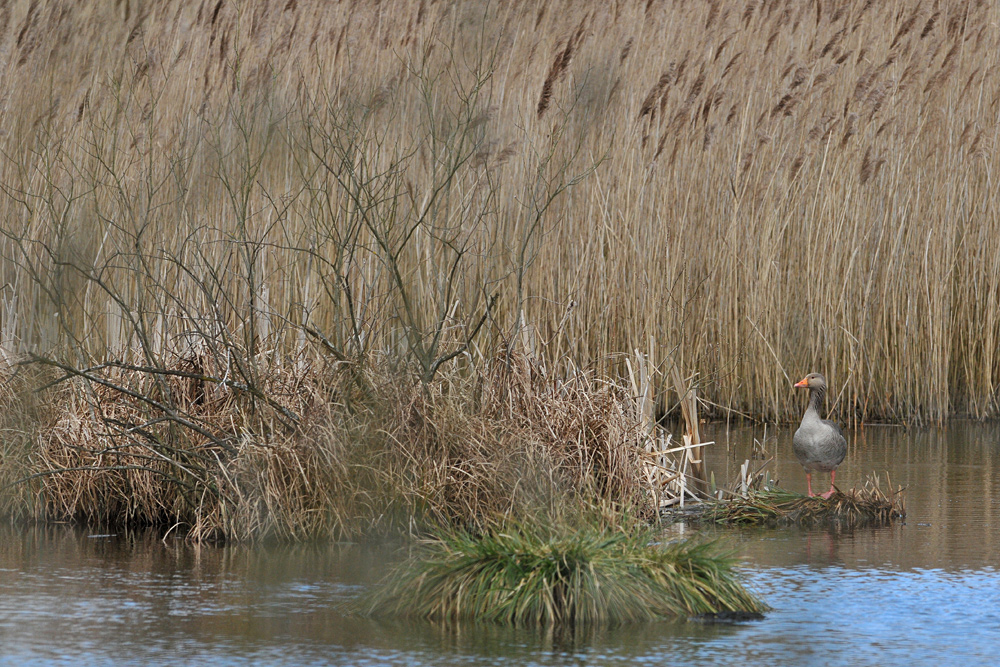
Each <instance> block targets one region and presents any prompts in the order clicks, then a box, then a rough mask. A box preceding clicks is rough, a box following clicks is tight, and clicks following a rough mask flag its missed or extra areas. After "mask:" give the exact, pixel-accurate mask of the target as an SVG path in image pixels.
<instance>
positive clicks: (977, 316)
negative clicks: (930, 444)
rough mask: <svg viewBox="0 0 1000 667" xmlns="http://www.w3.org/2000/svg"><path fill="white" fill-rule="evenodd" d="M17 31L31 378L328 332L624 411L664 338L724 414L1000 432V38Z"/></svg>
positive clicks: (855, 2) (117, 25)
mask: <svg viewBox="0 0 1000 667" xmlns="http://www.w3.org/2000/svg"><path fill="white" fill-rule="evenodd" d="M484 7H485V8H484ZM3 16H4V17H5V19H4V20H3V21H0V26H2V29H0V77H2V79H3V82H4V84H3V86H2V90H3V92H2V95H0V127H2V128H3V130H2V133H0V151H2V154H3V160H2V164H0V188H2V194H0V219H2V220H3V221H4V222H3V227H2V231H3V235H2V237H0V258H2V260H0V261H2V266H0V286H2V289H0V298H2V299H3V300H4V304H3V305H4V306H5V308H6V310H5V311H4V312H5V313H8V312H16V313H17V317H16V326H15V325H13V324H8V323H9V322H12V321H13V320H12V319H11V318H10V316H9V315H5V325H7V329H8V330H9V334H10V336H9V338H8V342H9V340H16V346H17V347H18V348H19V349H18V350H17V351H18V352H25V351H32V352H36V353H39V354H44V355H47V356H49V357H58V358H60V359H64V360H72V363H73V364H74V365H77V366H79V367H83V366H87V365H95V364H97V363H100V362H101V361H104V360H106V359H109V358H110V359H118V360H123V359H125V360H129V361H130V362H133V363H136V364H145V365H160V364H153V363H152V362H153V361H155V359H151V358H158V357H162V356H169V354H170V353H171V351H174V352H176V351H177V348H178V345H177V342H176V341H177V340H178V339H179V338H180V337H182V336H185V335H189V334H190V333H191V332H192V331H194V332H195V333H194V336H195V337H202V338H210V339H214V338H218V337H220V336H225V337H228V338H229V339H230V340H231V341H233V342H238V343H239V346H238V347H239V348H240V349H241V350H242V354H244V355H246V357H247V358H254V355H256V354H258V353H260V352H261V351H262V350H271V351H275V352H274V353H275V354H276V355H278V356H280V355H285V354H298V353H300V352H301V351H302V350H303V349H305V348H306V347H307V346H308V345H312V344H315V343H317V341H319V340H321V339H320V337H319V336H317V335H312V334H309V333H306V332H307V331H311V332H314V333H316V334H321V335H322V340H325V341H326V343H328V344H329V345H326V346H325V348H324V349H326V350H327V351H328V352H329V353H330V354H331V355H339V356H340V357H342V358H343V359H345V360H351V362H352V363H359V360H364V359H368V358H370V357H373V356H379V357H381V358H387V357H392V358H397V359H402V360H405V361H406V363H408V364H411V365H413V366H415V367H417V368H418V369H419V373H420V374H421V375H422V376H424V377H425V379H430V378H432V377H433V375H434V374H435V373H437V372H440V371H441V369H442V368H443V367H445V366H446V365H447V364H448V363H450V362H451V361H452V360H453V359H454V357H448V355H450V354H452V353H455V352H462V353H467V354H468V356H469V357H470V358H471V359H472V360H473V362H474V363H477V364H479V363H485V362H484V360H483V358H482V357H483V355H482V353H481V352H479V351H478V350H479V349H480V348H479V344H481V345H482V349H488V350H493V349H497V346H498V345H505V344H511V343H512V342H515V341H516V342H517V343H518V344H520V343H521V342H525V341H531V342H532V344H533V345H534V348H533V349H531V350H528V351H527V352H529V353H530V354H533V355H535V356H537V357H538V358H539V359H540V360H541V362H542V363H543V364H544V365H545V366H546V368H547V369H548V372H549V373H550V374H552V375H560V374H563V375H565V374H568V373H570V372H571V371H572V369H574V368H578V367H587V368H595V369H597V372H598V373H599V374H600V375H602V376H607V377H616V376H619V375H620V374H623V365H622V364H623V362H622V359H623V357H622V356H621V355H622V354H623V353H628V352H629V351H630V350H632V349H634V348H635V347H643V348H644V347H645V346H646V342H647V340H648V339H649V337H650V336H652V337H654V339H655V346H656V348H657V349H656V355H655V356H656V358H658V359H664V360H665V359H673V362H674V363H676V364H677V366H679V367H681V368H684V369H686V370H688V371H691V372H696V373H697V374H698V377H700V378H702V381H701V384H700V386H699V387H698V394H699V396H700V397H703V398H705V399H707V400H708V401H710V402H711V404H714V405H717V406H721V407H720V408H718V410H719V411H720V412H725V411H726V410H727V409H731V410H738V411H739V412H741V413H744V414H751V415H754V416H758V417H763V418H768V419H781V418H790V417H791V416H793V415H794V414H796V412H797V407H796V403H795V397H794V394H793V391H792V389H791V387H790V384H791V383H790V382H789V378H788V376H789V375H795V374H796V373H801V372H803V369H805V370H809V369H821V370H822V371H823V372H824V373H825V374H826V375H827V377H829V378H830V379H831V381H832V383H833V385H832V391H831V398H832V399H833V400H832V405H831V408H832V410H833V412H834V413H835V414H838V415H839V416H840V417H839V418H840V419H841V420H842V421H853V420H871V419H888V420H922V419H930V420H937V419H943V418H945V417H947V416H948V415H951V414H954V413H959V412H961V413H971V414H974V415H977V416H990V415H995V414H996V413H997V409H998V401H997V395H998V392H997V387H998V384H1000V355H997V354H996V352H995V351H996V350H997V348H998V341H1000V259H998V258H1000V215H998V203H1000V194H998V192H1000V189H998V188H996V187H995V186H994V185H993V182H992V174H993V173H996V171H997V166H998V165H997V154H996V150H995V146H996V140H997V131H998V128H1000V124H998V108H1000V85H998V84H1000V81H998V79H997V77H998V72H1000V68H997V67H996V64H997V63H996V60H997V58H998V57H1000V48H998V47H1000V43H998V40H1000V33H998V31H997V30H996V28H995V26H996V25H997V23H998V22H1000V9H998V7H997V6H996V5H995V4H993V3H984V2H979V3H972V2H968V3H966V2H962V3H950V4H949V3H943V4H935V5H931V4H928V3H921V2H917V1H916V0H904V1H902V2H897V3H872V2H864V1H862V0H852V1H850V2H846V3H840V2H838V3H833V2H827V1H825V0H823V1H820V2H815V3H803V2H792V1H791V0H783V1H779V2H771V3H766V4H760V3H750V4H747V6H746V8H745V9H744V10H742V11H734V10H731V9H727V8H726V7H725V6H724V5H720V4H719V3H710V2H663V3H645V4H643V3H631V4H629V3H624V4H617V5H615V4H608V5H601V6H594V7H590V6H585V5H581V4H579V3H571V2H568V1H567V2H556V3H545V4H544V5H543V6H539V5H538V4H537V3H527V2H511V3H502V4H491V5H480V4H479V3H457V4H448V3H439V2H431V3H427V2H423V1H421V2H417V1H416V0H413V1H411V2H398V3H393V4H392V8H391V10H390V9H389V8H388V7H387V6H386V5H384V4H378V3H366V2H361V3H353V4H351V5H337V6H333V7H331V6H329V4H328V3H323V2H318V1H302V2H297V3H285V2H264V1H258V2H247V3H205V2H202V3H188V2H161V3H153V4H144V5H142V6H141V8H140V7H138V6H137V5H135V3H130V2H125V3H96V4H94V3H92V4H82V5H72V6H65V5H63V4H60V3H36V2H29V1H28V0H21V1H17V2H13V3H9V4H8V5H5V8H4V14H3ZM967 126H968V127H969V128H970V129H969V131H968V132H965V131H964V130H965V128H966V127H967ZM489 146H497V147H499V146H508V147H510V146H515V147H516V148H515V149H513V151H514V152H513V153H512V154H510V155H506V156H505V160H503V161H500V160H496V161H493V158H490V157H489V156H492V155H497V151H493V150H485V151H484V149H485V148H487V147H489ZM504 152H505V153H506V151H504ZM474 156H481V159H474ZM493 295H497V300H496V301H495V305H491V304H493V303H494V302H491V301H490V299H491V298H492V296H493ZM480 322H483V323H484V324H482V329H481V330H480V331H479V332H478V337H479V343H478V344H475V345H466V344H467V343H469V341H470V340H471V339H472V336H471V333H472V332H473V330H474V329H475V327H476V325H477V323H480ZM172 346H173V347H172ZM463 346H465V347H463ZM136 350H138V352H135V351H136ZM438 362H440V363H438ZM435 364H437V365H435ZM248 369H249V370H248V373H249V374H251V375H252V373H251V372H250V371H252V370H253V369H252V368H250V367H249V366H248ZM244 380H245V379H241V380H240V381H241V382H242V381H244Z"/></svg>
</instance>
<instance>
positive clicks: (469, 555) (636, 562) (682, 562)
mask: <svg viewBox="0 0 1000 667" xmlns="http://www.w3.org/2000/svg"><path fill="white" fill-rule="evenodd" d="M656 539H657V536H656V534H655V532H653V531H652V530H650V529H648V528H636V527H635V526H633V527H631V528H630V529H628V530H624V529H617V530H615V529H609V528H598V527H596V526H593V525H592V526H589V527H583V528H580V529H574V530H570V531H567V530H565V529H564V530H562V532H560V531H558V530H556V531H553V530H552V529H548V528H545V527H542V526H539V525H537V524H536V525H534V526H529V525H527V524H512V525H509V526H507V527H506V528H505V529H503V530H502V531H497V532H490V533H488V534H485V535H477V536H473V535H470V534H468V533H463V532H454V531H453V532H445V533H442V534H440V535H439V536H438V537H436V538H434V539H432V540H428V541H425V542H422V543H421V544H420V545H419V547H418V549H417V552H416V553H415V554H414V556H413V557H412V558H411V559H410V560H408V561H406V562H404V563H402V564H401V565H400V566H398V567H397V568H396V569H395V570H394V571H393V572H391V573H390V574H389V575H388V576H387V578H386V579H385V580H384V581H383V582H382V583H381V584H380V586H379V587H377V588H376V589H375V590H374V591H373V593H372V594H370V596H369V598H368V599H367V600H365V601H364V602H363V603H361V605H360V611H362V613H365V614H368V615H371V616H377V617H410V618H421V619H429V620H437V621H445V622H457V621H461V620H477V621H487V622H494V623H501V624H506V625H513V626H553V625H559V626H571V627H572V626H588V625H600V624H610V625H617V624H622V623H632V622H641V621H653V620H659V619H665V618H666V619H671V618H678V617H681V618H683V617H686V616H694V615H703V614H717V613H720V612H721V613H726V612H730V613H731V612H743V613H745V614H747V615H749V616H753V615H757V616H759V614H760V613H761V612H763V611H765V610H766V606H765V605H764V604H763V603H762V602H760V601H759V600H758V599H757V598H755V597H754V596H753V595H752V594H751V593H750V592H748V591H747V590H746V589H745V588H743V587H742V586H741V585H740V584H739V583H738V581H737V579H736V577H735V573H734V572H733V570H732V565H733V561H732V559H731V558H729V557H727V556H726V555H725V554H724V553H722V552H721V551H720V550H719V548H718V545H717V544H713V543H696V542H692V541H685V542H678V543H671V544H662V543H658V542H657V541H656Z"/></svg>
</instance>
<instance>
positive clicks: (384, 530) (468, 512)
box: [0, 354, 663, 541]
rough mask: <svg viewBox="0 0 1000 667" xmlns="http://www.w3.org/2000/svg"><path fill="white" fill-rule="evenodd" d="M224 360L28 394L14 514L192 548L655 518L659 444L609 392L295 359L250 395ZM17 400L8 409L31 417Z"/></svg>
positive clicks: (72, 381) (530, 369) (6, 490)
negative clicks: (611, 511) (650, 457)
mask: <svg viewBox="0 0 1000 667" xmlns="http://www.w3.org/2000/svg"><path fill="white" fill-rule="evenodd" d="M211 359H212V357H211V355H208V356H205V357H201V358H189V359H173V360H171V363H169V364H168V365H167V366H166V367H165V368H162V369H138V368H135V367H123V365H121V364H117V365H114V364H105V365H102V366H101V367H99V368H91V369H86V370H85V371H81V372H63V371H64V369H63V368H59V369H58V371H59V372H57V373H52V374H50V375H49V376H48V380H49V382H48V384H49V385H51V386H50V387H49V388H48V389H45V390H44V391H43V392H42V393H38V392H25V393H26V394H27V395H28V396H30V397H32V398H33V400H34V401H35V402H36V403H37V404H38V408H37V410H36V412H37V415H36V418H35V420H34V422H32V424H33V425H32V426H31V428H24V429H23V430H22V431H20V432H21V434H22V435H21V436H19V437H17V438H7V437H5V438H4V441H3V443H4V450H3V451H2V452H0V453H2V454H3V456H2V458H0V482H2V483H3V486H2V487H0V498H3V499H4V505H3V507H2V508H0V509H6V510H7V512H5V513H8V514H12V515H14V516H16V517H19V518H22V519H33V520H77V521H81V522H86V523H90V524H104V525H107V524H111V525H130V526H145V525H153V526H160V527H166V528H170V529H171V530H176V531H177V532H179V533H180V534H184V535H187V536H188V537H189V538H190V539H192V540H196V541H197V540H210V539H226V540H260V539H267V538H277V539H313V538H327V539H329V538H340V539H357V538H371V537H377V536H380V535H386V534H400V533H407V532H418V533H419V532H423V531H424V530H426V529H427V527H428V526H437V525H453V526H458V527H464V528H466V529H468V530H476V531H482V530H486V529H487V528H489V527H491V526H496V525H502V524H504V523H506V522H507V521H510V520H517V519H525V518H527V517H533V516H536V517H537V516H545V517H549V518H551V519H556V518H558V517H561V516H563V515H565V514H566V513H567V512H571V511H572V508H574V507H577V506H580V505H583V506H589V505H590V504H592V503H595V502H601V503H609V504H613V505H614V506H615V507H618V508H619V509H620V510H621V511H627V512H630V513H632V514H635V515H636V516H642V517H646V518H651V517H652V516H654V515H655V507H654V500H653V498H654V496H653V493H652V489H651V488H650V487H649V486H648V485H647V484H646V483H645V482H644V478H643V476H642V474H641V470H642V465H643V458H642V446H643V443H644V442H645V438H646V437H647V436H646V435H645V431H644V430H643V429H642V428H641V423H640V422H639V421H638V420H637V419H636V418H635V415H634V411H633V410H632V409H631V408H630V405H631V403H630V401H631V399H630V397H629V395H628V394H627V393H625V392H624V391H623V390H622V389H621V388H619V387H617V386H615V385H613V384H608V383H604V382H598V381H596V380H595V379H594V378H593V377H590V376H587V375H584V374H581V375H579V376H578V377H576V378H573V379H569V380H553V379H551V378H548V377H546V376H544V374H542V373H541V372H540V371H539V368H538V367H537V365H535V364H532V363H531V362H529V361H528V360H527V359H525V358H523V357H519V356H517V355H514V354H510V355H502V356H498V357H496V358H495V359H493V360H492V361H491V363H490V364H488V365H487V366H486V367H484V368H483V369H481V370H480V371H479V372H476V373H472V374H464V375H463V374H459V373H455V372H451V373H445V374H441V375H439V376H438V377H437V378H436V380H435V382H434V383H432V384H430V385H428V384H424V383H422V382H420V380H419V378H418V377H416V376H414V375H412V374H409V373H404V372H402V371H399V370H395V371H394V370H392V369H391V368H385V369H383V371H382V373H381V374H379V373H376V372H374V371H372V370H370V369H369V370H368V371H367V372H366V373H365V375H364V376H363V377H360V376H358V375H356V374H355V372H354V370H353V369H351V368H349V367H348V366H345V365H343V364H335V365H333V366H322V365H319V363H318V362H317V364H315V365H311V364H306V363H304V362H303V361H302V360H299V362H298V363H296V364H290V365H289V366H287V367H284V368H273V367H272V368H269V369H267V371H266V372H264V373H262V376H263V377H264V378H266V380H264V381H262V382H261V383H260V384H258V385H256V387H255V388H253V389H252V390H251V389H250V388H248V387H246V386H244V385H241V384H240V383H236V382H231V381H225V380H224V375H223V371H224V369H222V368H217V367H215V366H213V362H212V361H211ZM33 367H35V365H31V366H28V368H33ZM71 370H77V369H71ZM38 384H39V382H38V381H37V380H35V381H34V382H32V383H31V384H30V385H29V386H30V387H32V388H34V387H37V385H38ZM4 388H6V386H5V387H4ZM15 397H16V395H15V394H11V395H9V396H5V397H4V401H3V403H2V405H0V407H2V408H4V410H3V414H5V415H7V414H11V415H20V416H21V418H22V419H24V414H25V412H24V410H23V409H18V407H19V406H18V405H17V404H16V403H15V402H14V400H13V399H14V398H15ZM262 397H264V398H262ZM265 399H266V400H265ZM662 494H663V491H660V492H659V495H657V497H660V496H662Z"/></svg>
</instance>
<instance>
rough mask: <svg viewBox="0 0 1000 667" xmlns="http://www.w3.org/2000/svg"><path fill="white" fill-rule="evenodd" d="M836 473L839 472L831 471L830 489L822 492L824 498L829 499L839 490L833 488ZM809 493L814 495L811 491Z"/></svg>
mask: <svg viewBox="0 0 1000 667" xmlns="http://www.w3.org/2000/svg"><path fill="white" fill-rule="evenodd" d="M836 474H837V471H836V470H831V471H830V490H829V491H827V492H826V493H823V494H820V498H823V499H824V500H829V499H830V496H832V495H833V494H835V493H836V492H837V490H836V489H835V488H833V478H834V476H835V475H836ZM809 495H812V493H810V494H809Z"/></svg>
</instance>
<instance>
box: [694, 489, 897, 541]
mask: <svg viewBox="0 0 1000 667" xmlns="http://www.w3.org/2000/svg"><path fill="white" fill-rule="evenodd" d="M886 484H887V485H888V490H883V489H882V486H881V484H880V480H879V478H878V477H874V476H873V477H870V478H869V479H868V480H866V481H865V484H864V485H862V486H861V487H860V488H858V487H855V488H852V489H850V490H848V491H846V492H838V493H836V494H834V495H833V496H831V497H830V498H829V499H823V498H821V497H819V496H812V497H810V496H803V495H801V494H798V493H792V492H790V491H785V490H783V489H779V488H765V489H756V490H752V491H748V492H747V493H746V495H744V496H737V497H734V498H731V499H728V500H724V501H718V502H717V503H714V504H712V505H711V506H709V507H707V508H706V510H705V511H704V513H703V514H702V516H701V518H702V519H703V520H705V521H712V522H714V523H718V524H726V525H736V526H756V525H765V526H779V525H799V526H815V525H823V524H834V525H838V526H842V527H845V528H855V527H859V526H884V525H888V524H890V523H892V522H893V521H895V520H897V519H902V518H904V517H905V516H906V505H905V502H904V498H903V488H902V487H897V488H896V489H892V484H891V482H889V480H888V479H886Z"/></svg>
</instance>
